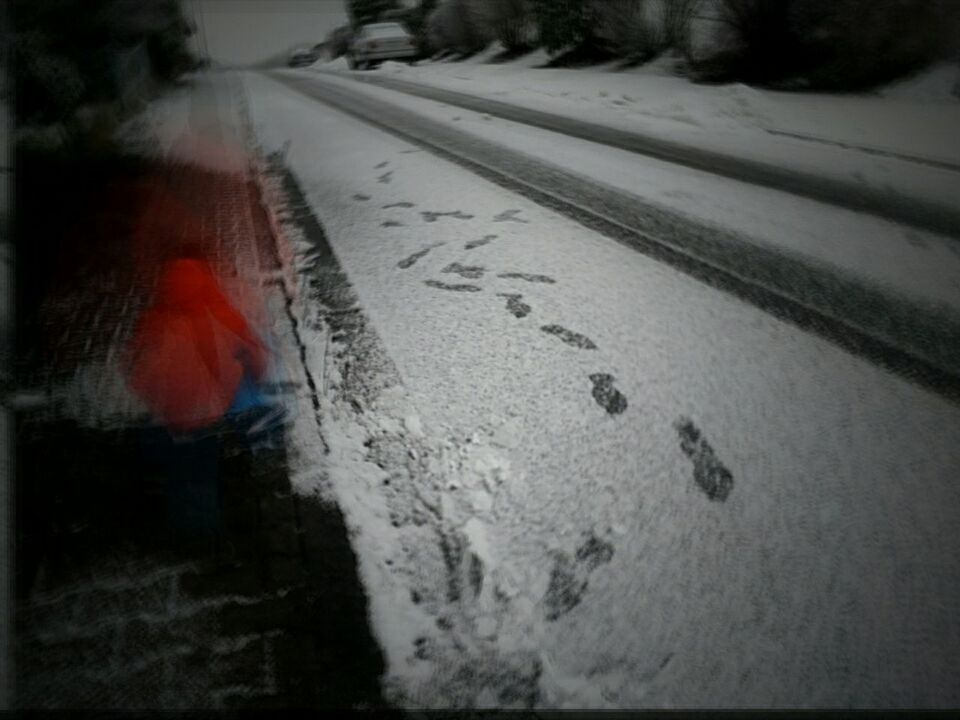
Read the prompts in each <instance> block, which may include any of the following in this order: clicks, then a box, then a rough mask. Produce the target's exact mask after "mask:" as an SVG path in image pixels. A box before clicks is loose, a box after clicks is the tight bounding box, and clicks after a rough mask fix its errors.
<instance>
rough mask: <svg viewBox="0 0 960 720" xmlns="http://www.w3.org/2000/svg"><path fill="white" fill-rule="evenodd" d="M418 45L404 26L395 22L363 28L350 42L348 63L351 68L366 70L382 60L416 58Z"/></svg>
mask: <svg viewBox="0 0 960 720" xmlns="http://www.w3.org/2000/svg"><path fill="white" fill-rule="evenodd" d="M416 55H417V43H416V41H415V40H414V37H413V35H411V34H410V33H409V32H408V31H407V29H406V28H405V27H403V25H401V24H400V23H395V22H382V23H373V24H371V25H364V26H362V27H361V28H360V29H359V30H358V31H357V33H356V35H354V36H353V40H351V41H350V50H349V52H348V53H347V61H348V62H349V63H350V67H351V68H360V69H364V68H367V67H370V65H372V64H374V63H379V62H381V61H382V60H405V59H408V58H413V57H416Z"/></svg>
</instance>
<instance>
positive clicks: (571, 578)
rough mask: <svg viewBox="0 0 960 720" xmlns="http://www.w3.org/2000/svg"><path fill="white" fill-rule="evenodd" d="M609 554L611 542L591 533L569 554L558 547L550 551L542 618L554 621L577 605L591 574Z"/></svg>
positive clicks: (609, 556) (609, 558)
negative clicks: (549, 567)
mask: <svg viewBox="0 0 960 720" xmlns="http://www.w3.org/2000/svg"><path fill="white" fill-rule="evenodd" d="M613 554H614V547H613V545H612V544H610V543H609V542H607V541H606V540H601V539H600V538H598V537H597V536H596V535H595V534H593V533H592V532H591V533H587V537H586V539H585V540H584V541H583V542H582V543H581V545H580V546H579V547H578V548H577V549H576V551H575V553H574V556H573V557H571V556H570V555H569V554H568V553H565V552H563V551H560V550H554V551H553V552H551V559H552V564H553V566H552V567H551V569H550V582H549V584H548V586H547V591H546V593H545V594H544V596H543V610H544V617H545V619H546V620H547V621H548V622H553V621H554V620H558V619H559V618H561V617H563V616H564V615H566V614H567V613H568V612H570V611H571V610H573V609H574V608H575V607H576V606H577V605H579V604H580V603H581V601H582V600H583V597H584V595H586V592H587V588H588V587H589V582H590V575H591V573H593V572H594V571H595V570H597V569H598V568H599V567H600V566H601V565H606V564H608V563H609V562H610V561H611V560H612V559H613Z"/></svg>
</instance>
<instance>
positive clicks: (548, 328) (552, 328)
mask: <svg viewBox="0 0 960 720" xmlns="http://www.w3.org/2000/svg"><path fill="white" fill-rule="evenodd" d="M540 329H541V330H543V331H544V332H545V333H548V334H550V335H555V336H557V337H558V338H560V339H561V340H563V342H565V343H566V344H567V345H571V346H573V347H575V348H580V349H581V350H596V349H597V346H596V345H595V344H594V343H593V340H591V339H590V338H588V337H587V336H586V335H581V334H580V333H575V332H573V331H572V330H567V329H566V328H565V327H562V326H560V325H544V326H542V327H541V328H540Z"/></svg>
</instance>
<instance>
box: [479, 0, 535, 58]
mask: <svg viewBox="0 0 960 720" xmlns="http://www.w3.org/2000/svg"><path fill="white" fill-rule="evenodd" d="M471 9H472V11H473V17H474V18H475V20H476V23H477V25H478V26H479V27H480V31H481V33H482V34H483V35H485V36H487V37H490V38H493V39H495V40H498V41H499V42H500V44H501V45H503V47H504V48H505V49H506V50H507V51H511V52H517V51H520V50H526V49H528V48H530V47H532V45H533V43H534V42H535V40H536V18H535V15H534V12H533V3H532V2H531V0H472V2H471Z"/></svg>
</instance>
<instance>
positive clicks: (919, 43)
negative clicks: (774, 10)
mask: <svg viewBox="0 0 960 720" xmlns="http://www.w3.org/2000/svg"><path fill="white" fill-rule="evenodd" d="M790 10H791V12H790V28H791V31H792V33H793V36H794V38H795V43H796V45H797V46H798V53H799V55H800V68H799V72H800V73H801V74H802V75H803V76H804V81H805V82H806V83H808V84H809V85H811V86H813V87H818V88H826V89H836V90H848V89H858V88H863V87H870V86H875V85H877V84H880V83H884V82H888V81H890V80H893V79H895V78H896V77H898V76H900V75H904V74H906V73H909V72H911V71H915V70H918V69H920V68H921V67H923V66H925V65H927V64H929V63H930V62H932V61H934V60H937V59H940V58H943V57H944V56H945V55H946V54H947V51H948V48H949V44H950V40H951V39H952V37H953V36H952V32H951V30H952V31H953V32H956V31H957V23H956V18H957V15H958V11H960V4H958V3H956V2H953V1H952V0H887V1H886V2H884V3H877V2H875V1H872V0H830V1H829V2H828V1H827V0H802V1H795V2H794V3H792V4H791V8H790Z"/></svg>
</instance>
